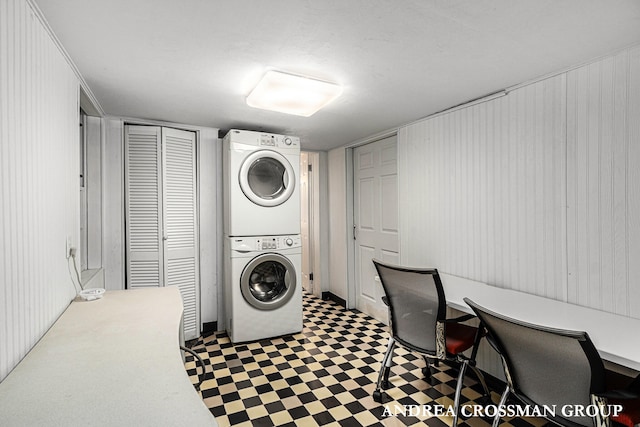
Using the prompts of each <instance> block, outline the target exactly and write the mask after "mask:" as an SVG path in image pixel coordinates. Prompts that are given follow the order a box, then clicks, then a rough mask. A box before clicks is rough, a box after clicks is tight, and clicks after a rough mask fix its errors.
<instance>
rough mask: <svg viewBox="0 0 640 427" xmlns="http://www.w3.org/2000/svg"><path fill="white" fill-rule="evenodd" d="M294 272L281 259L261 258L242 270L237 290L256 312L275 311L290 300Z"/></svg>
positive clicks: (277, 255) (260, 256)
mask: <svg viewBox="0 0 640 427" xmlns="http://www.w3.org/2000/svg"><path fill="white" fill-rule="evenodd" d="M295 288H296V271H295V268H294V266H293V264H292V263H291V261H289V260H288V259H287V258H286V257H285V256H283V255H280V254H274V253H269V254H263V255H259V256H257V257H255V258H254V259H252V260H251V261H249V263H248V264H247V265H246V266H245V268H244V271H243V272H242V276H241V277H240V290H241V291H242V296H243V297H244V299H245V300H246V301H247V302H248V303H249V304H251V305H252V306H254V307H255V308H258V309H260V310H275V309H276V308H279V307H282V306H283V305H284V304H286V303H287V301H289V300H290V299H291V297H292V296H293V293H294V291H295Z"/></svg>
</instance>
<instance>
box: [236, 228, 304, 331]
mask: <svg viewBox="0 0 640 427" xmlns="http://www.w3.org/2000/svg"><path fill="white" fill-rule="evenodd" d="M224 250H225V263H226V264H225V280H224V291H225V316H226V325H227V333H228V334H229V337H230V338H231V342H233V343H239V342H246V341H257V340H261V339H264V338H271V337H276V336H280V335H288V334H292V333H297V332H300V331H301V330H302V275H301V265H302V245H301V240H300V236H299V235H284V236H257V237H256V236H252V237H227V238H226V239H225V248H224Z"/></svg>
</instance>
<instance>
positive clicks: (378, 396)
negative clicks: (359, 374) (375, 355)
mask: <svg viewBox="0 0 640 427" xmlns="http://www.w3.org/2000/svg"><path fill="white" fill-rule="evenodd" d="M395 345H396V340H394V339H393V337H391V338H389V346H388V347H387V352H386V353H385V354H384V358H383V359H382V363H381V365H380V374H379V375H378V382H377V383H376V389H375V390H374V391H373V400H375V401H376V402H378V403H382V395H383V392H382V388H383V387H382V386H383V383H385V382H386V383H387V384H386V385H387V387H388V385H389V384H388V383H389V371H390V370H391V361H392V360H393V348H394V347H395Z"/></svg>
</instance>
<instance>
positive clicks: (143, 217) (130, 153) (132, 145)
mask: <svg viewBox="0 0 640 427" xmlns="http://www.w3.org/2000/svg"><path fill="white" fill-rule="evenodd" d="M160 132H161V130H160V128H159V127H153V126H126V132H125V139H124V140H125V174H126V176H125V185H126V191H125V193H126V235H127V238H126V245H127V255H126V256H127V288H129V289H134V288H141V287H147V286H159V285H160V284H161V283H164V272H163V267H162V262H163V261H162V260H163V257H164V254H163V249H162V244H161V242H162V212H163V208H162V197H161V194H162V193H161V190H160V189H161V180H160V170H161V168H162V155H161V151H160V148H161V146H160Z"/></svg>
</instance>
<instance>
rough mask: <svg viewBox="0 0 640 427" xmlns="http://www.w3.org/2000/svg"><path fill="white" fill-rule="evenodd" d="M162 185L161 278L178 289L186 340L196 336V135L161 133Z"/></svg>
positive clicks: (179, 132) (165, 129)
mask: <svg viewBox="0 0 640 427" xmlns="http://www.w3.org/2000/svg"><path fill="white" fill-rule="evenodd" d="M162 152H163V153H164V156H163V184H164V191H163V193H164V239H165V241H164V251H165V252H164V253H165V263H164V277H165V283H166V286H177V287H178V288H180V293H181V294H182V299H183V301H184V334H185V338H186V339H191V338H196V337H198V335H199V332H200V329H199V327H198V325H199V324H200V319H199V317H200V316H199V310H197V307H199V306H200V301H199V292H198V283H199V274H198V273H199V266H198V230H197V216H196V173H195V172H196V171H195V156H196V138H195V133H193V132H187V131H182V130H177V129H170V128H163V129H162Z"/></svg>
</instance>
